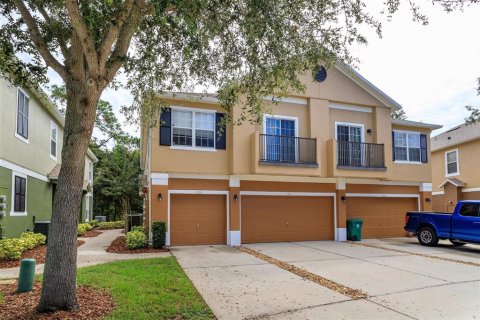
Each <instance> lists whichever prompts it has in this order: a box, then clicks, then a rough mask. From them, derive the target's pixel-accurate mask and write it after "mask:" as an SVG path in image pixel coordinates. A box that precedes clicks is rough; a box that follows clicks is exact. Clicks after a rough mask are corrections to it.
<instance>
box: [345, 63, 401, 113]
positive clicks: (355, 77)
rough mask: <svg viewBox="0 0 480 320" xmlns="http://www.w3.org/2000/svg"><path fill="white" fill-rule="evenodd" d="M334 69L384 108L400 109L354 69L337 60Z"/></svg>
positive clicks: (396, 103) (397, 104)
mask: <svg viewBox="0 0 480 320" xmlns="http://www.w3.org/2000/svg"><path fill="white" fill-rule="evenodd" d="M335 67H336V68H337V69H338V70H339V71H340V72H342V73H343V74H344V75H345V76H347V77H348V78H350V79H351V80H352V81H353V82H355V83H356V84H358V85H359V86H360V87H362V89H364V90H365V91H367V92H368V93H370V94H371V95H372V96H374V97H375V98H377V99H378V100H380V101H381V102H382V103H383V104H385V105H386V106H388V107H390V108H392V109H394V110H399V109H402V106H401V105H400V104H399V103H398V102H396V101H395V100H393V99H392V98H391V97H390V96H388V95H387V94H386V93H385V92H383V91H382V90H380V89H379V88H378V87H377V86H375V85H374V84H373V83H371V82H370V81H368V80H367V79H365V78H364V77H363V76H362V75H361V74H360V73H358V72H357V71H356V70H355V69H353V68H352V67H351V66H349V65H347V64H346V63H344V62H343V61H340V60H338V61H337V62H336V63H335Z"/></svg>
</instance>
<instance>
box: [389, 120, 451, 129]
mask: <svg viewBox="0 0 480 320" xmlns="http://www.w3.org/2000/svg"><path fill="white" fill-rule="evenodd" d="M392 124H393V125H397V126H404V127H414V128H427V129H432V130H436V129H440V128H443V126H442V125H439V124H431V123H425V122H418V121H410V120H400V119H392Z"/></svg>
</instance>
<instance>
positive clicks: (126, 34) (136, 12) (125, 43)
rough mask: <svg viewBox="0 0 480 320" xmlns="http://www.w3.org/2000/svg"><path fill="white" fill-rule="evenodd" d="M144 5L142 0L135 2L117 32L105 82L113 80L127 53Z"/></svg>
mask: <svg viewBox="0 0 480 320" xmlns="http://www.w3.org/2000/svg"><path fill="white" fill-rule="evenodd" d="M144 5H145V3H144V1H142V2H141V3H139V1H136V2H135V5H134V6H133V8H132V9H131V12H130V15H129V16H128V19H127V20H126V21H125V23H124V24H123V26H122V28H121V30H120V32H119V35H118V40H117V43H116V44H115V48H114V49H113V52H112V54H111V55H110V59H109V60H108V62H109V63H110V66H109V68H107V73H106V76H105V78H106V79H105V80H106V82H107V83H110V82H111V81H112V80H113V78H114V77H115V75H116V74H117V72H118V70H119V69H120V68H121V67H122V65H123V62H124V61H123V59H124V57H125V56H126V55H127V52H128V48H129V47H130V42H131V40H132V37H133V34H134V33H135V30H136V28H137V26H138V23H139V21H140V16H141V15H142V10H144V9H145V8H144Z"/></svg>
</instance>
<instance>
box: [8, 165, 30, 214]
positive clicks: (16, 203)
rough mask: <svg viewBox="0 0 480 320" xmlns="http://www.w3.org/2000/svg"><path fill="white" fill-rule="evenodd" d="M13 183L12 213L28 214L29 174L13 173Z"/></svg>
mask: <svg viewBox="0 0 480 320" xmlns="http://www.w3.org/2000/svg"><path fill="white" fill-rule="evenodd" d="M12 184H13V185H12V199H13V205H12V207H13V208H12V209H13V210H12V212H11V215H12V216H15V215H26V214H27V213H26V211H27V208H26V206H27V205H26V199H27V176H25V175H22V174H19V173H13V175H12Z"/></svg>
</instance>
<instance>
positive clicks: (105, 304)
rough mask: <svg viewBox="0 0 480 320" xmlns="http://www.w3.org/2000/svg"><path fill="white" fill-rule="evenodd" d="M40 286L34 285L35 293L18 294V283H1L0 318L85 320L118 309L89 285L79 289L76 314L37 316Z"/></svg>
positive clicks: (57, 313)
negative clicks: (36, 309) (0, 301)
mask: <svg viewBox="0 0 480 320" xmlns="http://www.w3.org/2000/svg"><path fill="white" fill-rule="evenodd" d="M41 288H42V285H41V283H39V282H37V283H35V284H34V287H33V290H32V291H30V292H25V293H16V290H17V284H16V283H13V284H1V285H0V291H2V292H3V294H4V297H3V303H2V304H0V319H4V320H13V319H16V320H33V319H36V320H47V319H48V320H53V319H55V320H60V319H62V320H64V319H72V320H73V319H75V320H84V319H85V320H86V319H103V318H104V317H105V316H107V315H108V314H110V313H111V312H112V311H113V309H114V308H115V301H114V300H113V298H112V297H111V296H110V295H109V294H108V293H106V292H104V291H100V290H97V289H94V288H92V287H88V286H80V287H78V288H77V299H78V304H79V308H78V309H77V310H76V311H57V312H53V313H37V312H35V308H36V307H37V304H38V301H39V300H40V294H41Z"/></svg>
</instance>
